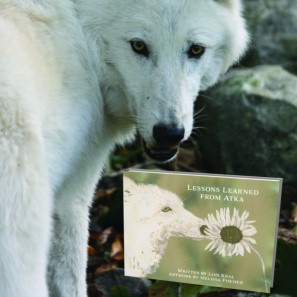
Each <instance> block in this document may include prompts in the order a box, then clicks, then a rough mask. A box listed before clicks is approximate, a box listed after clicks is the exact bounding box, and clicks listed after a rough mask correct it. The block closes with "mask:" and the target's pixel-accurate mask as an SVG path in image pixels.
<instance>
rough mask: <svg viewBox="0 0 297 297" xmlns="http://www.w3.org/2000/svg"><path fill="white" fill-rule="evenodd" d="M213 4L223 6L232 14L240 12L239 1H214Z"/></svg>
mask: <svg viewBox="0 0 297 297" xmlns="http://www.w3.org/2000/svg"><path fill="white" fill-rule="evenodd" d="M215 2H217V3H219V4H221V5H223V6H225V7H226V8H228V9H230V10H231V11H234V12H239V11H241V0H215Z"/></svg>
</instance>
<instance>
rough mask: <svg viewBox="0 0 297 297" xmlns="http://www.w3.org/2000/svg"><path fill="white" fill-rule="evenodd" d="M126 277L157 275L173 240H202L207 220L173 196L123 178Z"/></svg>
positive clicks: (152, 186)
mask: <svg viewBox="0 0 297 297" xmlns="http://www.w3.org/2000/svg"><path fill="white" fill-rule="evenodd" d="M124 189H125V191H124V223H125V224H124V227H125V274H126V275H129V276H137V277H145V276H147V275H148V274H152V273H154V272H155V271H156V270H157V268H158V266H159V262H160V260H161V258H162V256H163V255H164V253H165V250H166V247H167V243H168V240H169V238H170V237H172V236H176V237H189V238H193V239H196V240H199V239H202V238H203V235H201V232H200V227H201V226H202V225H203V224H204V221H203V220H202V219H200V218H198V217H196V216H195V215H193V214H192V213H191V212H189V211H188V210H186V209H185V208H184V205H183V202H182V200H181V199H180V198H179V197H178V196H177V195H176V194H174V193H172V192H169V191H167V190H165V189H162V188H160V187H159V186H157V185H150V184H148V185H144V184H136V183H135V182H133V181H132V180H131V179H130V178H128V177H124Z"/></svg>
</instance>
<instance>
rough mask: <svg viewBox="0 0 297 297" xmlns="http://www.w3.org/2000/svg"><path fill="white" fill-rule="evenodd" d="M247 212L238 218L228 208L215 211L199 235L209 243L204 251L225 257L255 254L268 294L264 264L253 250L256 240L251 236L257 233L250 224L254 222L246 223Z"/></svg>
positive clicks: (235, 212) (237, 212)
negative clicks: (259, 263)
mask: <svg viewBox="0 0 297 297" xmlns="http://www.w3.org/2000/svg"><path fill="white" fill-rule="evenodd" d="M248 217H249V212H248V211H244V212H243V213H242V215H241V216H240V214H239V211H238V209H236V208H234V210H233V214H232V215H230V209H229V207H226V208H221V209H220V210H217V211H216V213H215V215H214V214H208V216H207V219H205V220H204V221H205V224H204V225H202V226H201V227H200V231H201V233H202V234H203V235H204V236H205V239H209V240H210V243H209V244H208V245H207V246H206V247H205V250H208V251H210V252H213V254H214V255H215V254H219V255H222V256H223V257H226V256H230V257H231V256H233V255H235V256H238V255H240V256H243V255H244V252H245V251H247V252H248V253H251V251H253V252H255V253H256V255H257V256H258V258H259V260H260V262H261V266H262V272H263V276H264V282H265V288H266V291H267V292H268V284H267V279H266V275H265V264H264V261H263V259H262V257H261V255H260V253H259V252H258V251H257V250H256V249H255V247H254V245H255V244H256V240H255V239H254V238H252V237H251V236H253V235H255V234H256V233H257V229H256V228H255V226H253V225H252V224H253V223H255V222H256V221H248V220H247V219H248Z"/></svg>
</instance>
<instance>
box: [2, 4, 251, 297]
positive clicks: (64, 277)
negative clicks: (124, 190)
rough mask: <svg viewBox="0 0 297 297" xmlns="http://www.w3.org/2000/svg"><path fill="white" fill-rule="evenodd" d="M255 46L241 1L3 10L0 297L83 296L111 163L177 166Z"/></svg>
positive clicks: (5, 6) (38, 6) (24, 6)
mask: <svg viewBox="0 0 297 297" xmlns="http://www.w3.org/2000/svg"><path fill="white" fill-rule="evenodd" d="M247 39H248V37H247V33H246V29H245V24H244V20H243V19H242V17H241V5H240V0H63V1H58V0H39V1H36V0H0V297H20V296H22V297H46V296H49V295H50V296H55V297H85V296H86V285H85V274H86V273H85V270H86V258H87V254H86V245H87V237H88V231H87V230H88V208H89V206H90V204H91V201H92V194H93V190H94V187H95V184H96V182H97V180H98V178H99V176H100V173H101V171H102V168H103V166H104V163H105V162H106V159H107V156H108V154H109V153H110V151H111V150H112V149H113V148H114V146H115V144H124V143H126V142H127V141H130V140H132V139H133V137H134V134H135V130H136V129H138V131H139V133H140V135H141V137H142V139H143V143H144V150H145V151H146V153H147V154H148V155H149V156H150V157H151V158H152V159H155V160H157V161H166V160H170V159H172V158H174V156H175V155H176V153H177V151H178V145H179V144H180V143H181V142H182V141H184V140H185V139H186V138H188V137H189V135H190V133H191V129H192V123H193V103H194V100H195V98H196V96H197V94H198V92H199V91H200V90H203V89H206V88H207V87H208V86H210V85H212V84H214V83H215V82H216V80H217V79H218V77H219V75H220V74H221V73H223V72H225V71H226V70H227V68H228V67H229V66H230V65H231V64H232V63H234V62H235V61H237V60H238V58H239V57H240V56H241V54H242V53H243V52H244V50H245V47H246V43H247Z"/></svg>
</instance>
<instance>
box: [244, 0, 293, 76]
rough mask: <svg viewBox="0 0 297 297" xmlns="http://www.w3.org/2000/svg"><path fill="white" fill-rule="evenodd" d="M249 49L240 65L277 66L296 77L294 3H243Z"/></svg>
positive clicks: (284, 0) (290, 0) (254, 0)
mask: <svg viewBox="0 0 297 297" xmlns="http://www.w3.org/2000/svg"><path fill="white" fill-rule="evenodd" d="M244 4H245V16H246V18H247V20H248V27H249V31H250V32H251V37H252V40H251V46H250V51H249V54H248V55H247V57H246V59H244V60H243V61H242V64H243V65H246V66H255V65H262V64H278V65H282V66H283V67H284V68H286V69H288V70H289V71H290V72H293V73H295V74H297V21H296V20H297V1H295V0H276V1H274V0H273V1H271V0H261V1H259V0H245V1H244Z"/></svg>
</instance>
